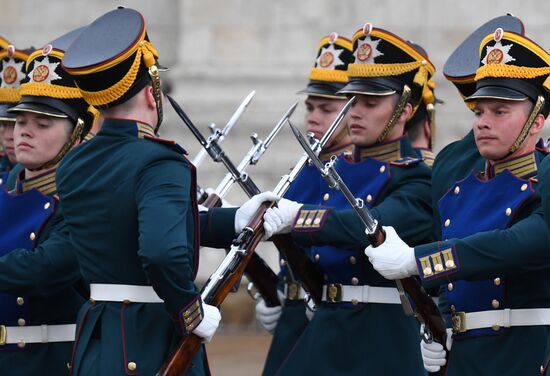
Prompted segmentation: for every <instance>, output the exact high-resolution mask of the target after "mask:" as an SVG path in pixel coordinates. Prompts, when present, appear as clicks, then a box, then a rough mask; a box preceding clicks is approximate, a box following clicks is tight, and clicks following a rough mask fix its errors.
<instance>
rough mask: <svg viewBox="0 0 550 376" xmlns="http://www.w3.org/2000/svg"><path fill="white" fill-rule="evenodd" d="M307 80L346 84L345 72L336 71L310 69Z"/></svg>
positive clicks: (346, 76)
mask: <svg viewBox="0 0 550 376" xmlns="http://www.w3.org/2000/svg"><path fill="white" fill-rule="evenodd" d="M309 79H310V80H314V81H326V82H342V83H346V82H348V75H347V73H346V71H343V70H336V69H324V68H311V72H310V73H309Z"/></svg>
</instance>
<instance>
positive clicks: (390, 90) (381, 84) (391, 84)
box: [338, 77, 404, 96]
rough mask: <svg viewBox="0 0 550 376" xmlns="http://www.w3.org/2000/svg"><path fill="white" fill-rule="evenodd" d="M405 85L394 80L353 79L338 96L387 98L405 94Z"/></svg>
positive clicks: (377, 78)
mask: <svg viewBox="0 0 550 376" xmlns="http://www.w3.org/2000/svg"><path fill="white" fill-rule="evenodd" d="M403 87H404V84H403V83H402V82H400V81H398V80H396V79H392V78H379V77H376V78H351V79H350V80H349V82H348V84H347V85H346V86H344V88H343V89H342V90H340V91H339V92H338V94H362V95H377V96H386V95H392V94H395V93H401V92H403Z"/></svg>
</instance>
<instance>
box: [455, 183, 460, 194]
mask: <svg viewBox="0 0 550 376" xmlns="http://www.w3.org/2000/svg"><path fill="white" fill-rule="evenodd" d="M454 192H455V195H457V194H459V193H460V187H459V186H458V185H457V186H456V187H455V190H454Z"/></svg>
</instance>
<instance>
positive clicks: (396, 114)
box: [377, 85, 411, 142]
mask: <svg viewBox="0 0 550 376" xmlns="http://www.w3.org/2000/svg"><path fill="white" fill-rule="evenodd" d="M410 97H411V88H410V87H408V86H407V85H405V86H403V94H401V98H399V102H397V106H395V109H394V110H393V114H392V115H391V118H390V121H388V123H387V124H386V126H385V127H384V129H383V130H382V133H380V136H378V140H377V141H378V142H382V141H383V140H384V139H385V138H386V137H388V134H390V132H391V131H392V130H393V127H395V124H396V123H397V121H398V120H399V118H400V117H401V114H402V113H403V109H404V108H405V106H406V105H407V102H408V101H409V98H410Z"/></svg>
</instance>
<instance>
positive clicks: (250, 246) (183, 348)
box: [157, 97, 353, 376]
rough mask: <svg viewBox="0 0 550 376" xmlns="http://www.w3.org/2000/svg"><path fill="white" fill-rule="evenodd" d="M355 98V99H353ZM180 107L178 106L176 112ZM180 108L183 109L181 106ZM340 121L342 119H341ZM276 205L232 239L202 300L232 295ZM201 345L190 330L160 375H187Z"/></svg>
mask: <svg viewBox="0 0 550 376" xmlns="http://www.w3.org/2000/svg"><path fill="white" fill-rule="evenodd" d="M168 99H169V100H171V98H170V97H168ZM352 101H353V98H352V100H350V102H352ZM171 102H173V100H171ZM350 102H348V105H349V106H348V109H349V107H350V106H351V103H350ZM172 105H173V106H174V105H175V106H177V107H179V106H178V105H177V103H175V102H173V103H172ZM177 107H175V109H176V111H177ZM179 110H181V108H180V109H179ZM181 112H183V111H181ZM183 115H184V116H185V113H183ZM344 115H345V113H344ZM185 117H186V116H185ZM184 121H185V120H184ZM339 121H341V119H340V120H339ZM338 123H339V122H338ZM338 123H333V126H332V128H333V129H332V130H331V132H332V133H334V131H335V129H336V127H337V126H338ZM328 133H329V132H327V134H325V137H323V139H324V143H322V144H321V142H317V143H316V145H315V146H314V147H315V150H317V153H319V152H320V151H321V149H322V147H323V146H324V145H325V144H326V143H327V141H328V139H329V138H330V136H331V135H332V133H331V134H328ZM307 162H308V157H307V155H306V154H304V155H303V156H302V157H301V158H300V159H299V160H298V163H297V164H296V165H295V166H294V168H293V169H292V171H291V172H290V173H289V174H286V175H284V176H283V177H282V178H281V180H280V181H279V183H278V184H277V186H276V187H275V189H274V190H273V192H274V193H275V194H276V195H278V196H283V195H284V194H285V192H286V191H287V190H288V188H289V187H290V185H291V184H292V182H293V181H294V180H295V179H296V176H297V175H298V174H299V172H300V171H301V169H302V168H303V167H304V166H305V165H306V163H307ZM274 206H275V202H264V203H263V204H262V205H261V206H260V208H259V209H258V210H257V211H256V213H255V214H254V216H253V218H252V219H251V220H250V222H249V223H248V225H247V226H246V227H245V228H244V229H243V230H242V231H241V233H240V234H239V235H238V236H237V238H236V239H235V240H234V241H233V244H232V245H231V248H230V250H229V253H228V254H227V256H226V257H225V258H224V260H223V261H222V263H221V264H220V265H219V266H218V268H217V269H216V271H215V272H214V273H213V274H212V275H211V276H210V278H208V281H206V284H205V285H204V287H203V289H202V292H201V298H202V300H203V302H205V303H207V304H211V305H215V306H219V305H220V304H221V303H222V302H223V300H224V299H225V298H226V296H227V295H228V294H229V292H230V291H231V289H232V287H233V286H234V285H235V284H236V283H237V282H238V281H239V280H240V278H241V276H242V274H243V273H244V270H245V268H246V266H247V264H248V262H249V260H250V259H251V257H252V255H253V254H254V249H255V247H256V246H257V245H258V243H259V242H260V241H261V239H262V238H263V236H264V228H263V216H264V214H265V211H266V210H267V209H269V208H271V207H274ZM306 257H307V256H306ZM200 345H201V338H199V337H198V336H196V335H195V334H193V333H190V334H189V335H188V336H186V337H185V338H183V339H182V340H181V341H180V343H179V344H178V346H177V348H176V350H175V351H174V353H172V354H171V355H170V357H169V358H168V359H167V360H166V362H165V363H164V364H163V365H162V367H161V369H160V370H159V372H158V373H157V376H176V375H184V374H185V372H187V370H188V369H189V366H190V365H191V361H192V360H193V357H194V356H195V354H196V353H197V351H198V350H199V348H200Z"/></svg>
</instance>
